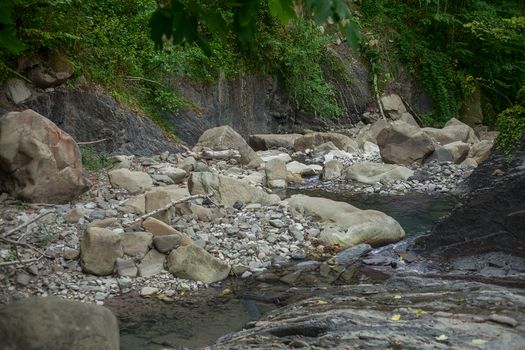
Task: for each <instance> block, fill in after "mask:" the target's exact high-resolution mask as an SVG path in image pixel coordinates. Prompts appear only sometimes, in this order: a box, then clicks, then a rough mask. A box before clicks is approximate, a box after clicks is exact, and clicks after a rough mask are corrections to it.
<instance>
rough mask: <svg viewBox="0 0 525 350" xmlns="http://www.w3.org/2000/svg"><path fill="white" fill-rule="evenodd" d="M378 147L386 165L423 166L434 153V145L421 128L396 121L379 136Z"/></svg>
mask: <svg viewBox="0 0 525 350" xmlns="http://www.w3.org/2000/svg"><path fill="white" fill-rule="evenodd" d="M377 145H378V146H379V150H380V152H381V158H382V159H383V161H384V162H385V163H391V164H405V165H411V164H414V163H417V164H421V163H422V162H423V160H424V159H425V158H426V157H427V156H428V155H430V154H431V153H432V152H434V148H435V147H434V143H433V142H432V140H431V139H430V138H429V137H428V136H427V135H425V134H424V133H423V132H422V131H421V130H420V129H419V128H417V127H414V126H412V125H409V124H407V123H405V122H403V121H395V122H393V123H391V124H390V126H389V127H388V128H385V129H383V130H382V131H381V132H380V133H379V135H378V136H377Z"/></svg>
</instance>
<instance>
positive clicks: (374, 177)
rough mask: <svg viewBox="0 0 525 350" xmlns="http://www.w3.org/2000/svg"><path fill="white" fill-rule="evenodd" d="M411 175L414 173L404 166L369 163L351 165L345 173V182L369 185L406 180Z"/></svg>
mask: <svg viewBox="0 0 525 350" xmlns="http://www.w3.org/2000/svg"><path fill="white" fill-rule="evenodd" d="M412 175H414V171H412V170H410V169H408V168H405V167H404V166H400V165H394V164H380V163H371V162H362V163H355V164H352V165H351V166H349V167H348V168H347V169H346V171H345V176H346V179H347V180H354V181H359V182H362V183H365V184H370V185H373V184H376V183H391V182H395V181H397V180H406V179H408V178H409V177H410V176H412Z"/></svg>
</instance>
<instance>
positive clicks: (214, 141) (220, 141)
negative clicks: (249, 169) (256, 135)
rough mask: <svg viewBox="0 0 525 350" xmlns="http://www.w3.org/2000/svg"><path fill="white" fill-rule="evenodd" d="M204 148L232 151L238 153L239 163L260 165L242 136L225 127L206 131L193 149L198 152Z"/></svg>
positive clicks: (259, 159)
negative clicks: (239, 156)
mask: <svg viewBox="0 0 525 350" xmlns="http://www.w3.org/2000/svg"><path fill="white" fill-rule="evenodd" d="M204 148H210V149H212V150H214V151H225V150H229V149H234V150H237V151H239V153H240V155H241V158H240V161H241V163H243V164H249V163H252V162H253V163H262V161H261V158H259V156H258V155H257V153H255V151H254V150H253V149H252V148H251V147H250V146H249V145H248V144H247V143H246V141H244V139H243V138H242V136H241V135H239V134H238V133H237V132H236V131H235V130H233V129H232V128H231V127H229V126H227V125H225V126H219V127H216V128H212V129H208V130H206V131H205V132H204V133H203V134H202V135H201V137H200V138H199V141H198V142H197V144H196V145H195V147H194V148H193V149H194V151H196V152H200V151H202V150H203V149H204Z"/></svg>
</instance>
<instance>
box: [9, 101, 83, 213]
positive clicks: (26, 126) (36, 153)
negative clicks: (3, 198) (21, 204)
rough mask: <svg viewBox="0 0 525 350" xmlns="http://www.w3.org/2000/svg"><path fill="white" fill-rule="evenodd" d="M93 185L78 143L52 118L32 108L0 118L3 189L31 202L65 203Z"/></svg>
mask: <svg viewBox="0 0 525 350" xmlns="http://www.w3.org/2000/svg"><path fill="white" fill-rule="evenodd" d="M90 185H91V184H90V183H89V181H88V180H87V179H86V178H85V177H84V175H83V174H82V160H81V156H80V150H79V148H78V145H77V144H76V142H75V140H73V138H72V137H71V136H70V135H69V134H67V133H65V132H64V131H62V130H61V129H60V128H58V127H57V126H56V125H55V124H54V123H53V122H52V121H50V120H49V119H47V118H45V117H44V116H42V115H40V114H38V113H36V112H35V111H33V110H31V109H28V110H25V111H23V112H11V113H8V114H6V115H4V116H2V117H0V190H4V191H8V192H9V193H11V194H12V195H13V196H15V197H21V198H23V199H25V200H28V201H32V202H45V203H63V202H67V201H70V200H72V199H74V198H76V197H77V196H78V195H80V194H81V193H84V192H85V191H87V190H88V189H89V187H90Z"/></svg>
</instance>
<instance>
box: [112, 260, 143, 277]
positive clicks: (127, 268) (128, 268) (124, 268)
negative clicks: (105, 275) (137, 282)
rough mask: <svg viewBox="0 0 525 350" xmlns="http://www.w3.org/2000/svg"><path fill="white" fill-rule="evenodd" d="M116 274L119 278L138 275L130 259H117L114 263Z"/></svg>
mask: <svg viewBox="0 0 525 350" xmlns="http://www.w3.org/2000/svg"><path fill="white" fill-rule="evenodd" d="M116 266H117V273H118V275H119V276H121V277H136V276H137V273H138V269H137V266H136V265H135V262H134V261H133V260H131V259H121V258H118V259H117V261H116Z"/></svg>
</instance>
